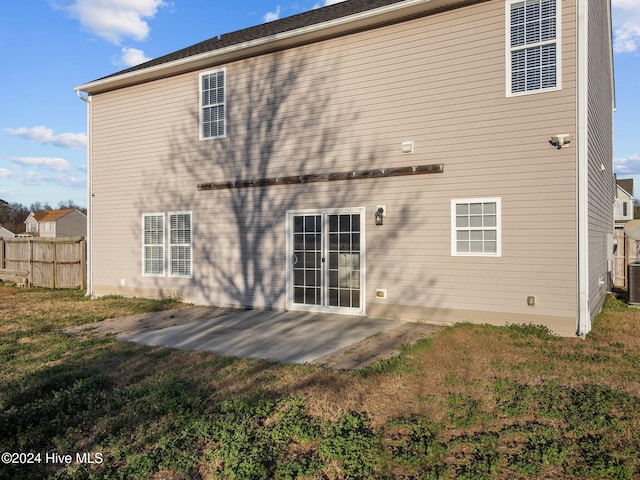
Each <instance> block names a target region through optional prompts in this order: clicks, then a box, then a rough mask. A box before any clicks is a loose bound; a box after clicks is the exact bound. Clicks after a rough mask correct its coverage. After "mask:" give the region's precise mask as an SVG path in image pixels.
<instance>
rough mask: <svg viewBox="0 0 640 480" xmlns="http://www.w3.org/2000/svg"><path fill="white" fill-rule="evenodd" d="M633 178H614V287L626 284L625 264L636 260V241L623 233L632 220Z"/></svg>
mask: <svg viewBox="0 0 640 480" xmlns="http://www.w3.org/2000/svg"><path fill="white" fill-rule="evenodd" d="M633 212H634V209H633V179H631V178H629V179H624V180H616V202H615V204H614V210H613V218H614V221H615V233H614V238H615V241H614V243H615V256H614V264H613V265H614V268H613V284H614V285H615V286H616V287H626V286H627V265H628V264H629V263H630V262H634V261H636V260H637V245H636V241H635V240H633V239H631V238H628V237H626V236H625V234H624V226H625V225H626V223H627V222H628V221H629V220H633Z"/></svg>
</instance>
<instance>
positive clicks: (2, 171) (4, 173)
mask: <svg viewBox="0 0 640 480" xmlns="http://www.w3.org/2000/svg"><path fill="white" fill-rule="evenodd" d="M12 175H13V173H11V172H10V171H9V170H7V169H6V168H0V178H7V177H11V176H12Z"/></svg>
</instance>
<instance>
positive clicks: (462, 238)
mask: <svg viewBox="0 0 640 480" xmlns="http://www.w3.org/2000/svg"><path fill="white" fill-rule="evenodd" d="M500 211H501V201H500V198H471V199H458V200H451V255H453V256H491V257H499V256H501V254H502V245H501V233H502V232H501V218H500V216H501V212H500Z"/></svg>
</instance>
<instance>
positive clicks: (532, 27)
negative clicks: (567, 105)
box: [506, 0, 560, 96]
mask: <svg viewBox="0 0 640 480" xmlns="http://www.w3.org/2000/svg"><path fill="white" fill-rule="evenodd" d="M559 1H560V0H519V1H518V0H507V4H506V5H507V22H506V23H507V35H506V37H507V95H509V96H511V95H518V94H524V93H531V92H540V91H546V90H557V89H559V88H560V28H559V26H560V8H559V5H558V4H559Z"/></svg>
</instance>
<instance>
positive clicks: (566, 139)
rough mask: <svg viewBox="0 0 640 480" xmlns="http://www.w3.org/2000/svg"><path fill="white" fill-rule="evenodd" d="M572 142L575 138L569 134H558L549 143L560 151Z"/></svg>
mask: <svg viewBox="0 0 640 480" xmlns="http://www.w3.org/2000/svg"><path fill="white" fill-rule="evenodd" d="M571 140H573V138H572V137H571V135H569V134H568V133H558V134H556V135H553V136H552V137H551V138H550V139H549V143H550V144H551V145H553V146H554V147H556V148H557V149H558V150H560V149H561V148H562V147H564V146H565V145H568V144H570V143H571Z"/></svg>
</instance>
